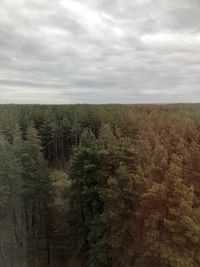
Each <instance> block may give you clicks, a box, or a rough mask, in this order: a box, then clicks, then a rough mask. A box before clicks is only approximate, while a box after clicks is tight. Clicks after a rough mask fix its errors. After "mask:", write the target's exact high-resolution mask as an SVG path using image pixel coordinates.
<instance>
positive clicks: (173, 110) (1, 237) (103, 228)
mask: <svg viewBox="0 0 200 267" xmlns="http://www.w3.org/2000/svg"><path fill="white" fill-rule="evenodd" d="M0 266H3V267H46V266H53V267H65V266H66V267H111V266H112V267H152V266H153V267H198V266H200V105H198V104H193V105H192V104H191V105H181V104H180V105H178V104H177V105H67V106H65V105H63V106H42V105H28V106H26V105H1V106H0Z"/></svg>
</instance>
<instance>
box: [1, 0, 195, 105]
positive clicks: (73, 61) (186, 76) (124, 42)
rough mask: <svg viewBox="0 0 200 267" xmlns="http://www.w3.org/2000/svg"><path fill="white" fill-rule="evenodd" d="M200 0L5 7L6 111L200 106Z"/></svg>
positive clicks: (21, 1) (48, 0)
mask: <svg viewBox="0 0 200 267" xmlns="http://www.w3.org/2000/svg"><path fill="white" fill-rule="evenodd" d="M199 13H200V2H199V1H198V0H191V1H188V0H182V1H169V0H166V1H162V0H156V1H155V0H154V1H153V0H136V1H128V0H115V1H114V0H111V1H106V0H96V1H94V0H86V1H84V3H83V1H81V0H73V1H72V0H59V1H53V0H41V1H36V0H30V1H25V0H16V1H12V0H2V1H1V8H0V61H1V64H0V104H109V103H110V104H114V103H116V104H117V103H118V104H119V103H120V104H170V103H172V104H173V103H198V102H200V88H199V81H200V78H199V70H200V17H199Z"/></svg>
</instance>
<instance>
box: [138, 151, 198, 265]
mask: <svg viewBox="0 0 200 267" xmlns="http://www.w3.org/2000/svg"><path fill="white" fill-rule="evenodd" d="M143 198H144V202H143V205H144V206H143V207H144V209H145V210H146V213H147V214H146V220H145V238H144V243H145V252H144V255H143V258H142V260H141V261H144V262H145V265H144V266H152V265H153V266H163V267H164V266H166V267H184V266H185V267H186V266H187V267H188V266H189V267H197V266H199V261H198V259H197V258H196V256H197V255H198V247H199V237H200V235H199V234H200V232H199V230H200V228H199V225H198V222H197V219H196V217H195V216H196V215H195V212H194V209H193V202H194V190H193V188H192V187H188V186H187V185H185V183H184V182H183V179H182V159H181V158H180V157H178V156H176V155H173V156H172V159H171V163H170V166H169V169H168V171H167V173H166V175H165V178H164V180H163V182H161V183H156V182H155V183H153V184H152V186H151V188H150V189H149V191H148V192H147V193H145V194H144V196H143Z"/></svg>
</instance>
